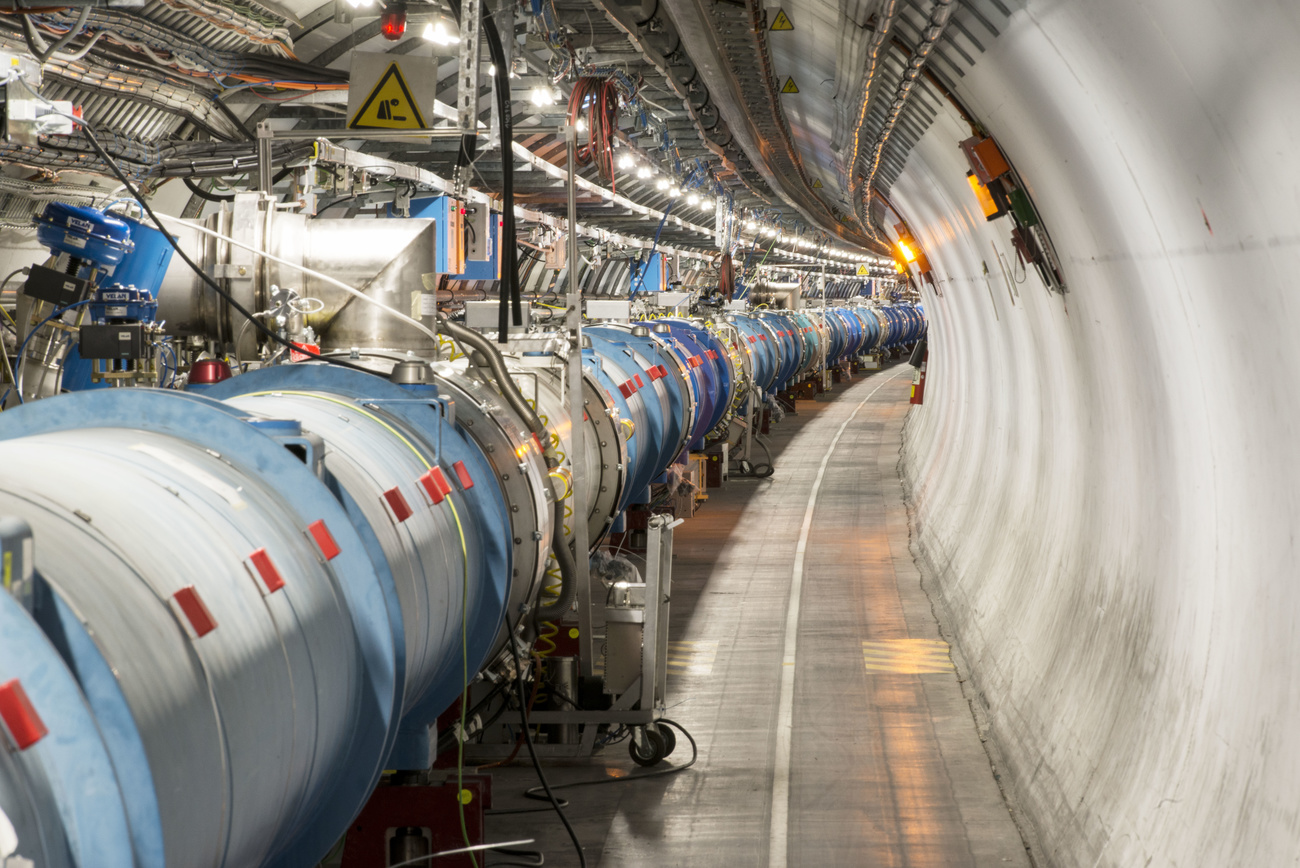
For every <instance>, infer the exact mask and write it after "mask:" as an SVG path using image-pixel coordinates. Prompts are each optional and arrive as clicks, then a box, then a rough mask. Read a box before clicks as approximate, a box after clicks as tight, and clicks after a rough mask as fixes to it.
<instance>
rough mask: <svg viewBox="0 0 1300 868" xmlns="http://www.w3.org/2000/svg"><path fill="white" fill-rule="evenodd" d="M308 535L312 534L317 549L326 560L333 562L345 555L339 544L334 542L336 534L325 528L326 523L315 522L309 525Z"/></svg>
mask: <svg viewBox="0 0 1300 868" xmlns="http://www.w3.org/2000/svg"><path fill="white" fill-rule="evenodd" d="M307 533H309V534H311V538H312V540H314V541H315V543H316V548H318V549H320V553H321V554H323V555H324V556H325V560H327V561H332V560H334V559H335V558H336V557H338V556H339V555H340V554H342V553H343V550H342V549H341V548H339V544H338V543H337V542H335V541H334V534H332V533H330V529H329V528H328V527H326V526H325V522H324V521H313V522H312V523H311V524H309V525H307Z"/></svg>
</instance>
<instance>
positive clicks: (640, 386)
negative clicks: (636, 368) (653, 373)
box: [632, 374, 645, 389]
mask: <svg viewBox="0 0 1300 868" xmlns="http://www.w3.org/2000/svg"><path fill="white" fill-rule="evenodd" d="M632 379H634V380H636V387H637V388H638V389H644V388H645V383H643V382H641V375H640V374H633V375H632Z"/></svg>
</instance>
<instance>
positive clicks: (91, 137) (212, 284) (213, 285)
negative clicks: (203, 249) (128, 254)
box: [76, 118, 374, 374]
mask: <svg viewBox="0 0 1300 868" xmlns="http://www.w3.org/2000/svg"><path fill="white" fill-rule="evenodd" d="M76 120H77V122H78V123H79V124H81V133H82V135H83V136H85V137H86V141H87V142H89V143H90V147H91V148H92V149H94V151H95V153H96V154H97V155H98V156H99V158H100V159H101V160H103V161H104V163H105V164H107V166H108V168H109V170H110V171H111V172H112V173H113V176H114V177H116V178H117V180H118V181H119V182H121V184H122V186H124V187H125V188H126V191H127V193H129V194H130V195H131V198H132V199H135V200H136V201H137V202H139V203H140V207H141V208H143V209H144V212H145V213H146V214H148V215H149V219H150V220H152V221H153V222H154V225H155V226H157V227H158V230H159V231H160V232H162V235H163V238H166V239H167V243H168V244H170V245H171V247H172V249H173V250H174V251H176V254H177V255H178V256H180V258H181V261H183V262H184V263H185V264H186V265H188V266H189V267H190V270H192V271H193V272H194V273H195V274H197V275H198V276H199V279H200V280H202V281H203V282H204V283H205V284H207V286H208V287H209V288H210V289H211V290H212V291H213V292H215V293H216V294H217V295H219V296H221V298H223V299H224V300H225V302H226V304H228V305H230V306H231V307H232V308H234V310H235V311H236V312H237V313H239V315H240V316H242V317H244V319H246V320H248V321H249V323H250V324H251V325H252V326H253V328H255V329H257V330H258V331H260V332H261V333H262V334H264V335H266V336H267V337H268V338H270V339H271V340H273V341H275V342H276V343H278V344H281V345H283V346H284V347H286V348H288V349H289V350H290V351H291V352H296V353H300V354H302V355H304V356H307V357H308V358H311V359H316V360H317V361H321V362H328V363H329V364H331V365H338V366H339V367H341V368H350V369H352V370H354V371H361V372H363V373H366V374H373V373H374V372H373V371H371V370H369V369H367V368H363V367H362V366H360V365H353V364H350V363H349V362H345V361H343V360H342V359H327V358H325V357H324V356H322V355H320V354H319V353H314V352H312V351H311V350H308V349H306V348H304V347H300V346H298V345H297V344H295V343H294V342H293V341H290V340H289V339H288V338H283V337H281V336H280V335H279V334H277V333H276V332H274V331H272V330H271V329H269V328H267V327H266V326H264V325H262V323H260V322H258V320H257V317H256V316H254V315H253V314H252V313H251V312H249V311H248V309H246V308H245V307H244V306H243V305H241V304H240V303H239V302H238V301H236V300H235V298H234V296H232V295H231V294H230V293H228V292H226V290H224V289H222V288H221V286H220V285H219V284H218V283H217V282H216V281H215V280H213V279H212V278H211V277H209V276H208V275H207V273H206V272H204V270H203V269H202V268H200V267H199V266H198V264H197V263H195V261H194V260H193V259H190V257H189V254H187V253H186V252H185V251H184V250H183V249H181V246H180V244H179V243H177V241H176V239H175V238H174V237H173V236H172V234H171V233H170V232H168V231H167V228H166V227H165V226H163V222H162V220H160V219H158V215H157V214H155V213H154V210H153V208H152V207H150V205H149V203H148V202H146V201H145V198H144V196H142V195H141V194H140V191H139V190H138V189H137V188H136V186H135V184H133V183H131V179H130V178H128V177H127V176H126V173H125V172H123V171H122V168H121V167H120V166H119V165H118V164H117V161H116V160H114V159H113V158H112V157H110V156H109V155H108V152H107V151H105V150H104V148H103V146H102V145H100V143H99V139H98V138H97V137H96V135H95V132H94V130H93V129H91V126H90V124H88V123H86V122H85V121H84V120H82V119H81V118H77V119H76Z"/></svg>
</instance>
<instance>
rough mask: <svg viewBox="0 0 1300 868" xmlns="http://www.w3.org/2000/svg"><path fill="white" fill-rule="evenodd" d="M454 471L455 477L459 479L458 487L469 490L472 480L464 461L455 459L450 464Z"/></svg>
mask: <svg viewBox="0 0 1300 868" xmlns="http://www.w3.org/2000/svg"><path fill="white" fill-rule="evenodd" d="M451 469H452V470H454V471H456V478H457V479H459V480H460V487H461V489H462V490H464V491H469V490H470V489H471V488H473V487H474V480H473V478H472V477H471V476H470V475H469V468H468V467H466V466H465V462H464V461H457V462H456V463H455V464H453V465H452V466H451Z"/></svg>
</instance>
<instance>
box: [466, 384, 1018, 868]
mask: <svg viewBox="0 0 1300 868" xmlns="http://www.w3.org/2000/svg"><path fill="white" fill-rule="evenodd" d="M911 372H912V369H911V368H910V367H908V366H907V365H905V364H896V365H894V366H893V367H890V368H887V369H885V370H884V371H880V372H875V373H873V374H871V375H869V376H859V377H856V378H855V379H854V381H853V383H852V384H843V385H837V386H836V387H835V389H834V390H833V391H830V392H827V393H826V394H824V395H822V396H821V397H820V398H819V399H818V400H817V401H800V402H799V404H798V415H795V416H788V417H787V418H786V419H785V420H784V421H783V422H781V423H780V424H779V425H774V426H772V435H771V437H770V438H769V439H770V440H771V443H772V445H773V447H774V453H775V458H776V461H775V463H776V467H777V470H776V473H775V474H774V476H773V477H772V478H770V479H767V480H761V481H755V480H734V479H733V480H732V481H731V482H729V483H728V484H727V485H726V486H725V487H724V488H722V489H713V490H710V491H709V500H708V502H707V503H706V504H704V506H703V508H702V510H701V511H700V512H698V513H697V514H696V516H695V517H694V518H693V519H690V520H688V521H687V522H686V523H685V524H684V525H682V526H680V527H678V528H677V530H676V535H675V539H674V544H675V549H676V557H675V560H674V573H673V595H672V625H671V639H672V641H673V645H672V646H671V647H672V650H671V652H670V654H671V657H672V660H673V663H672V664H671V666H670V670H671V674H670V677H669V705H670V706H671V709H670V711H669V714H668V716H669V717H670V718H672V719H674V720H676V721H679V722H680V723H681V724H682V725H683V726H685V727H686V728H687V729H688V730H690V732H691V733H692V734H693V735H694V737H695V739H696V741H697V742H698V744H699V758H698V761H697V762H696V764H695V765H694V767H692V768H689V769H686V770H684V771H682V772H680V773H677V774H671V775H664V776H657V777H651V778H648V779H645V780H639V781H637V780H633V781H628V782H624V783H617V784H611V785H608V786H581V787H575V788H565V789H563V790H562V791H561V792H560V795H562V796H563V797H564V798H566V799H568V800H569V802H570V807H569V808H568V811H567V813H568V816H569V818H570V820H571V821H572V822H573V824H574V826H575V828H576V830H577V833H578V836H579V838H580V839H581V841H582V843H583V845H584V848H585V850H586V853H587V862H588V865H591V866H597V865H599V866H651V865H653V866H710V868H722V866H769V868H770V866H783V865H790V866H812V865H817V866H850V865H852V866H856V865H871V866H877V865H879V866H938V865H943V866H964V865H979V866H983V865H998V866H1002V865H1020V866H1027V865H1029V864H1030V862H1029V859H1028V858H1027V856H1026V851H1025V848H1024V845H1023V843H1022V840H1021V837H1020V835H1019V833H1018V832H1017V830H1016V827H1015V824H1014V823H1013V822H1012V819H1011V816H1010V814H1009V812H1008V809H1007V806H1006V804H1005V802H1004V800H1003V797H1002V794H1001V792H1000V791H999V788H998V786H997V783H996V782H995V779H994V776H993V772H992V769H991V768H990V764H989V760H988V757H987V755H986V754H985V751H984V749H983V746H982V745H981V743H980V738H979V735H978V733H977V731H976V725H975V722H974V719H973V718H972V715H971V711H970V708H969V706H968V704H967V702H966V699H965V698H964V697H963V694H962V690H961V685H960V684H959V682H958V680H957V673H956V671H955V670H954V668H953V664H952V662H951V660H950V658H949V655H948V651H947V645H946V644H945V643H944V642H943V641H942V639H941V638H940V632H939V627H938V624H937V623H936V620H935V617H934V615H933V613H932V611H931V608H930V603H929V600H928V598H927V597H926V594H925V591H924V590H923V588H922V586H921V581H920V576H919V574H918V572H917V568H916V566H915V564H914V563H913V561H912V558H911V555H910V554H909V551H908V524H907V511H906V507H905V505H904V503H903V497H902V487H901V484H900V481H899V478H898V471H897V465H898V453H899V447H900V444H901V437H902V429H903V423H904V420H905V418H906V416H907V410H908V407H909V403H908V397H909V393H910V384H911V376H910V375H911ZM864 401H865V402H866V403H865V404H863V402H864ZM855 409H856V410H857V413H856V416H853V418H852V420H851V421H849V422H848V424H847V426H845V422H846V420H849V419H850V416H851V415H852V414H853V413H854V411H855ZM841 426H844V427H843V432H842V434H841V435H840V438H839V440H838V444H837V445H836V446H835V448H834V450H833V451H832V452H830V457H829V459H828V460H827V461H826V465H825V470H824V473H823V474H822V481H821V484H820V488H819V490H818V494H817V498H816V502H815V506H814V509H813V513H812V522H811V524H810V525H809V528H808V531H807V537H806V554H805V557H804V560H803V571H802V593H801V594H800V602H799V612H798V634H797V636H798V638H797V642H796V643H795V645H794V647H793V649H792V648H791V647H790V645H789V644H788V643H787V642H786V639H785V627H786V621H787V616H788V613H789V606H790V605H791V600H790V596H791V588H792V585H793V584H794V582H793V581H792V576H793V575H794V573H795V570H796V561H797V551H798V545H799V540H800V536H801V530H802V528H803V525H804V522H805V514H806V511H807V510H808V505H809V497H810V494H811V493H812V491H813V488H814V483H815V481H816V479H817V476H818V471H819V469H821V466H822V462H823V459H824V458H826V456H827V454H828V450H829V449H830V448H831V445H832V443H833V441H834V440H835V437H836V433H837V431H839V430H840V429H841ZM792 650H793V652H794V653H793V655H791V654H790V653H789V652H791V651H792ZM790 657H793V660H792V661H791V659H790ZM791 662H793V673H794V680H793V702H792V703H791V702H789V701H788V695H787V702H786V705H785V708H788V709H789V711H788V720H783V718H785V717H787V713H785V712H784V709H783V706H782V703H781V688H782V681H783V670H785V669H786V668H787V666H788V665H789V664H790V663H791ZM785 683H786V689H787V691H788V690H789V679H788V677H786V679H785ZM783 725H784V726H786V728H785V732H786V733H787V734H788V735H789V743H788V747H787V746H786V742H785V741H784V740H783V739H782V738H781V737H780V733H781V732H782V727H783ZM787 753H788V758H789V764H788V769H789V773H788V787H789V789H788V792H789V798H788V822H787V823H781V822H780V816H781V810H780V805H781V804H782V803H787V800H786V799H784V798H782V797H781V794H782V793H784V792H785V791H784V790H783V789H782V787H783V785H784V782H785V780H786V775H785V771H784V770H785V769H786V768H787V766H786V765H785V763H784V757H785V756H786V755H787ZM689 757H690V745H689V744H687V743H686V742H685V740H684V739H679V741H678V746H677V751H676V752H675V753H674V754H673V756H672V758H671V759H670V760H669V762H670V763H682V762H685V761H686V760H687V759H689ZM525 759H526V758H525ZM546 768H547V772H548V777H549V779H550V781H551V783H552V784H567V783H572V782H575V781H590V780H594V779H601V778H605V777H629V776H630V777H636V776H637V775H638V774H642V773H643V770H641V769H639V768H638V767H637V766H635V765H634V764H633V763H632V761H631V759H630V758H629V756H628V753H627V748H626V745H625V744H619V745H615V746H611V747H609V748H607V749H605V750H604V751H603V753H600V754H598V755H597V756H596V757H595V758H593V759H592V760H589V761H584V762H565V763H557V762H551V763H548V765H547V766H546ZM536 783H537V782H536V778H535V776H534V774H533V771H532V768H531V766H526V765H521V764H516V765H515V766H513V767H511V768H506V769H498V770H496V772H495V783H494V808H496V809H498V810H502V809H504V810H513V809H521V808H537V807H539V803H538V802H536V801H530V800H526V799H524V798H523V797H522V791H523V790H524V789H525V788H526V787H531V786H535V785H536ZM774 793H775V794H776V798H775V800H774ZM774 803H775V804H776V805H777V811H776V821H775V822H774V820H773V816H774V815H773V805H774ZM519 838H536V840H537V844H536V845H533V846H535V847H537V848H539V849H542V850H544V852H545V854H546V864H548V865H576V864H577V858H576V856H575V855H574V853H573V850H572V847H571V844H570V843H569V840H568V838H567V836H566V834H565V832H564V829H563V827H562V826H561V825H560V823H559V821H558V819H557V818H556V817H555V815H554V813H553V812H547V811H544V812H538V813H531V814H505V815H494V816H491V817H490V818H489V822H488V840H489V841H493V840H496V841H501V840H510V839H519ZM782 849H785V853H786V857H785V858H784V859H782V857H781V851H782ZM503 861H508V860H506V859H505V857H501V856H493V858H492V859H489V860H487V864H489V865H491V864H499V863H501V862H503Z"/></svg>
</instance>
